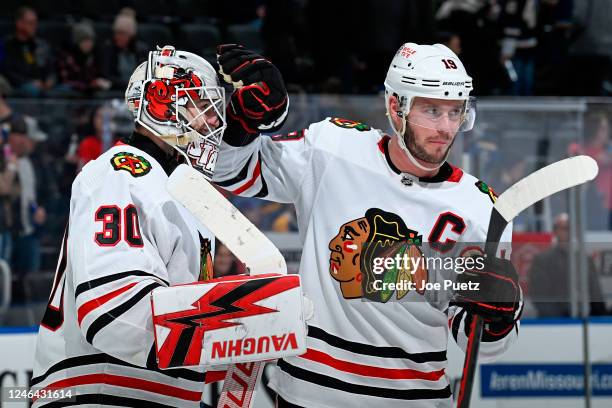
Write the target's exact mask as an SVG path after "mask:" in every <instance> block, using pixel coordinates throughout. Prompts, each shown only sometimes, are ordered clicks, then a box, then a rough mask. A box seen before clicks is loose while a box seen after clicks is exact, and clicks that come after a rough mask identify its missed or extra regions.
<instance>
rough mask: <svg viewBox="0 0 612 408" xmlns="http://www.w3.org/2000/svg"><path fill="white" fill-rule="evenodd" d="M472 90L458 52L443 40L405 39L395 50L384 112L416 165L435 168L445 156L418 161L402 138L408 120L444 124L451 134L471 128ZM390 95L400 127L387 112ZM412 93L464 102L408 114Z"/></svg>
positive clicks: (415, 123)
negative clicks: (423, 42)
mask: <svg viewBox="0 0 612 408" xmlns="http://www.w3.org/2000/svg"><path fill="white" fill-rule="evenodd" d="M471 91H472V78H471V77H470V76H469V75H468V74H467V72H466V71H465V68H464V66H463V64H462V63H461V61H460V60H459V58H458V57H457V55H456V54H455V53H454V52H452V51H451V50H450V49H449V48H448V47H446V46H444V45H442V44H434V45H418V44H415V43H405V44H404V45H402V46H401V47H400V49H399V50H398V51H397V52H396V53H395V56H394V57H393V60H392V61H391V65H390V66H389V71H388V72H387V77H386V79H385V104H386V109H387V116H388V117H389V121H390V122H391V127H392V128H393V130H394V131H395V133H396V135H397V137H398V141H399V145H400V147H401V148H402V150H403V151H404V152H405V153H406V155H407V156H408V158H409V159H410V161H411V162H412V163H413V164H414V165H415V166H416V167H418V168H419V169H421V170H425V171H431V170H436V169H438V168H439V167H441V166H442V164H443V163H444V161H446V158H445V159H444V160H443V161H442V162H441V163H440V164H439V165H437V166H434V167H426V166H423V165H422V164H421V163H419V162H418V161H417V160H416V159H415V158H414V156H413V154H412V153H411V152H410V150H409V149H408V147H407V146H406V141H405V139H404V134H405V132H406V127H407V126H408V124H410V125H413V126H419V127H425V128H428V129H434V130H437V129H439V126H444V127H445V130H447V131H449V132H450V133H452V134H453V136H454V135H455V134H456V133H457V132H465V131H469V130H471V129H472V127H473V126H474V121H475V119H476V100H475V98H473V97H470V92H471ZM391 96H395V97H396V98H397V101H398V108H397V109H398V110H397V111H396V112H395V113H396V114H397V116H398V117H400V118H401V126H400V128H398V127H397V126H396V125H395V124H394V123H393V121H392V120H391V112H389V109H390V106H389V99H390V98H391ZM415 97H423V98H432V99H443V100H450V101H455V100H458V101H463V103H462V105H461V106H460V107H458V108H456V109H453V110H451V111H449V112H441V111H438V110H435V109H431V110H423V111H420V112H413V114H410V111H411V108H412V106H413V103H414V98H415ZM447 156H448V152H447Z"/></svg>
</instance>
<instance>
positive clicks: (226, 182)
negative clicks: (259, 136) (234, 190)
mask: <svg viewBox="0 0 612 408" xmlns="http://www.w3.org/2000/svg"><path fill="white" fill-rule="evenodd" d="M253 156H254V155H251V157H249V160H247V162H246V164H245V165H244V167H243V168H242V169H241V170H240V173H238V174H236V175H235V176H234V177H232V178H231V179H229V180H224V181H215V184H216V185H218V186H221V187H228V186H231V185H234V184H236V183H239V182H241V181H243V180H244V179H246V177H247V175H248V173H249V165H250V164H251V161H252V160H253Z"/></svg>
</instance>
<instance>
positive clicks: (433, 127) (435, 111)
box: [404, 97, 465, 164]
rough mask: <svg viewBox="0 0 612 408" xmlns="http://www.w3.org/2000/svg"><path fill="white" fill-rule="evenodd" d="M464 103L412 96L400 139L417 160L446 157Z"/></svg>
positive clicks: (437, 160) (434, 162) (434, 159)
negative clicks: (404, 141) (402, 139)
mask: <svg viewBox="0 0 612 408" xmlns="http://www.w3.org/2000/svg"><path fill="white" fill-rule="evenodd" d="M464 106H465V102H464V101H460V100H456V101H455V100H442V99H433V98H421V97H417V98H414V101H413V103H412V107H411V108H410V112H409V114H408V120H407V126H406V131H405V134H404V138H405V140H406V145H407V146H408V148H409V149H410V152H411V153H412V154H413V155H414V157H416V158H417V159H419V160H421V161H423V162H426V163H431V164H439V163H441V162H443V161H444V160H445V159H446V156H447V154H448V151H449V150H450V148H451V146H452V144H453V141H454V140H455V136H456V134H457V131H458V130H459V127H460V126H461V123H462V121H463V119H464V114H463V113H464Z"/></svg>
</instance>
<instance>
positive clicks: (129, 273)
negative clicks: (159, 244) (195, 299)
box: [74, 271, 170, 299]
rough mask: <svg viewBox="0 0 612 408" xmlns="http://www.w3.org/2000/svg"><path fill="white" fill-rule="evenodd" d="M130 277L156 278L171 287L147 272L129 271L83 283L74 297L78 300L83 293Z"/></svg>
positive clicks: (157, 277) (166, 283)
mask: <svg viewBox="0 0 612 408" xmlns="http://www.w3.org/2000/svg"><path fill="white" fill-rule="evenodd" d="M129 276H149V277H151V278H155V279H158V280H160V281H162V282H163V283H164V284H165V285H166V286H170V284H169V283H168V282H167V281H165V280H164V279H162V278H160V277H159V276H157V275H154V274H152V273H149V272H145V271H127V272H121V273H114V274H112V275H107V276H102V277H101V278H96V279H93V280H90V281H88V282H83V283H81V284H80V285H79V286H77V288H76V290H75V291H74V297H75V299H76V298H77V297H79V295H80V294H81V293H83V292H86V291H88V290H90V289H93V288H97V287H98V286H102V285H105V284H107V283H109V282H112V281H115V280H119V279H123V278H127V277H129Z"/></svg>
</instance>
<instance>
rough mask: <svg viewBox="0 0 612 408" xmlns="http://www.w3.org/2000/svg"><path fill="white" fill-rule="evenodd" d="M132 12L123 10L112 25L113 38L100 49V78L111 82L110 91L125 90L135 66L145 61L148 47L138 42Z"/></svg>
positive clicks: (136, 28)
mask: <svg viewBox="0 0 612 408" xmlns="http://www.w3.org/2000/svg"><path fill="white" fill-rule="evenodd" d="M137 31H138V25H137V23H136V17H135V15H134V11H133V10H131V9H129V8H125V9H123V10H121V11H120V12H119V14H117V16H116V17H115V21H114V23H113V38H112V39H111V40H109V41H108V42H107V43H106V44H105V45H104V48H103V49H102V54H101V58H100V62H101V64H102V76H103V77H104V78H108V79H109V80H110V81H111V86H112V89H118V90H123V89H125V87H126V85H127V83H128V80H129V79H130V76H131V75H132V72H134V70H135V69H136V66H137V65H138V64H139V63H140V62H141V61H144V60H146V59H147V55H148V47H147V46H146V44H144V43H143V42H141V41H138V39H137V38H136V34H137Z"/></svg>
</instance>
